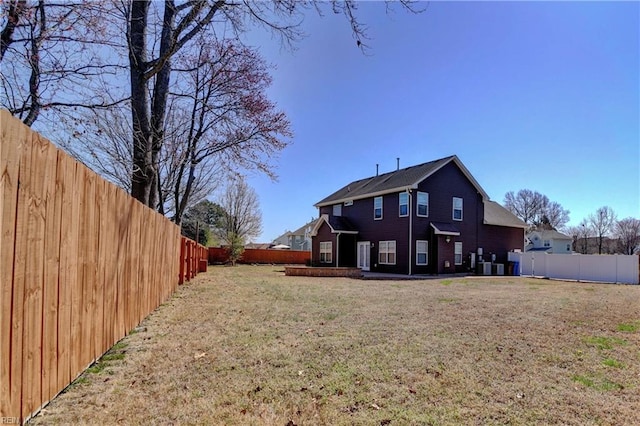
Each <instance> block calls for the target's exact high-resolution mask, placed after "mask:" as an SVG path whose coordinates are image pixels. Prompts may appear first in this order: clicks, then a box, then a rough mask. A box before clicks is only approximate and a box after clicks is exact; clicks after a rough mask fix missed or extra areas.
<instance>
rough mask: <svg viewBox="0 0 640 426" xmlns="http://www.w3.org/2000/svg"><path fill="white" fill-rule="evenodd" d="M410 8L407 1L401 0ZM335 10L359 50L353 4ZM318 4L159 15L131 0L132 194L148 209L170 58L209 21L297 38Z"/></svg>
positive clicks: (219, 3) (222, 2)
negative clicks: (260, 28) (307, 13)
mask: <svg viewBox="0 0 640 426" xmlns="http://www.w3.org/2000/svg"><path fill="white" fill-rule="evenodd" d="M400 3H401V4H402V5H403V6H405V7H406V8H407V9H409V10H412V11H413V10H414V9H413V3H412V2H410V1H401V2H400ZM330 4H331V7H332V9H333V12H334V13H342V14H343V15H344V16H345V17H346V18H347V20H348V22H349V23H350V25H351V29H352V32H353V34H354V37H355V38H356V42H357V45H358V46H359V47H361V48H364V44H363V41H362V40H363V39H365V38H366V31H365V27H364V26H363V25H362V24H361V23H360V22H359V21H358V19H357V16H356V10H357V2H355V1H352V0H345V1H334V2H331V3H330ZM324 5H325V4H324V3H323V2H315V1H312V2H299V1H296V0H274V1H272V2H253V1H249V0H241V1H235V0H233V1H231V0H216V1H208V0H189V1H184V2H182V3H177V2H176V1H174V0H165V2H164V9H163V11H162V17H160V11H159V10H158V9H157V8H156V3H153V2H151V0H135V1H133V0H130V1H129V3H127V4H126V5H125V7H124V8H123V10H124V11H125V12H126V15H125V16H126V17H127V41H128V47H129V76H130V82H131V114H132V123H133V170H132V181H131V194H132V195H133V196H134V197H135V198H137V199H138V200H140V201H141V202H143V203H144V204H147V205H148V206H150V207H154V208H155V207H156V206H157V202H158V200H157V194H158V191H157V182H158V179H157V173H158V168H159V154H160V151H161V149H162V144H163V142H164V132H165V120H166V115H167V100H168V96H169V86H170V82H171V75H172V71H173V60H174V58H175V56H176V55H177V54H178V53H179V52H181V51H183V50H184V49H189V48H190V47H192V46H193V43H192V42H193V39H194V38H195V37H196V36H197V35H199V34H201V33H208V34H214V32H213V24H214V23H216V22H224V23H226V24H228V25H229V26H230V27H231V28H232V30H233V31H234V32H236V33H237V34H239V33H241V32H243V31H244V30H245V28H246V27H245V25H247V23H249V24H253V25H255V24H258V25H261V26H264V27H266V28H268V29H270V30H271V31H273V32H274V33H275V34H277V35H278V36H279V37H280V38H281V40H282V41H283V43H285V44H287V43H293V42H295V41H297V40H298V39H300V37H301V36H302V32H301V31H300V26H299V23H300V21H301V18H302V16H303V12H304V11H305V10H306V9H307V8H309V7H315V8H316V10H318V11H320V10H321V9H322V8H323V6H324Z"/></svg>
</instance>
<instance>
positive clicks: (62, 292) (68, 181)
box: [56, 153, 78, 390]
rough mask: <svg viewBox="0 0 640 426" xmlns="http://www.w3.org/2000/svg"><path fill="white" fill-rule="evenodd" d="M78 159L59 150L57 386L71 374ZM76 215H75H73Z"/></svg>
mask: <svg viewBox="0 0 640 426" xmlns="http://www.w3.org/2000/svg"><path fill="white" fill-rule="evenodd" d="M76 167H77V163H76V162H75V161H74V160H73V159H71V158H70V157H69V156H67V155H66V154H63V153H59V154H58V173H57V175H58V179H57V184H58V185H57V187H56V193H57V195H59V196H60V197H61V198H62V205H61V216H62V218H63V220H62V222H61V224H60V278H59V282H60V286H59V292H58V390H60V389H63V388H64V386H66V385H67V384H68V383H69V382H70V381H71V380H72V378H73V377H75V376H73V377H72V376H71V310H72V305H73V303H72V292H73V290H74V283H75V282H76V280H77V261H78V259H77V256H76V253H77V247H78V229H77V222H74V213H73V212H74V210H75V211H76V213H77V208H75V209H74V207H73V206H74V205H75V204H77V203H76V201H77V200H76V199H74V198H73V197H74V191H75V189H74V188H75V186H76V184H77V181H76ZM76 219H77V215H76Z"/></svg>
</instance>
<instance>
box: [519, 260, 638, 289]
mask: <svg viewBox="0 0 640 426" xmlns="http://www.w3.org/2000/svg"><path fill="white" fill-rule="evenodd" d="M509 261H510V262H518V267H519V268H518V269H519V275H531V276H538V277H540V276H541V277H548V278H558V279H563V280H576V281H600V282H608V283H624V284H638V283H639V282H640V258H639V256H638V255H622V254H614V255H595V254H548V253H540V252H525V253H513V252H512V253H509Z"/></svg>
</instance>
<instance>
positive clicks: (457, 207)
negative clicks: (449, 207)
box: [453, 197, 462, 220]
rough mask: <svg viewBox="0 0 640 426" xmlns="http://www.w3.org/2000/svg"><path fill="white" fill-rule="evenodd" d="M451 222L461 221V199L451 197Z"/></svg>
mask: <svg viewBox="0 0 640 426" xmlns="http://www.w3.org/2000/svg"><path fill="white" fill-rule="evenodd" d="M453 220H462V198H458V197H453Z"/></svg>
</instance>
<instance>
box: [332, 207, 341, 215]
mask: <svg viewBox="0 0 640 426" xmlns="http://www.w3.org/2000/svg"><path fill="white" fill-rule="evenodd" d="M333 215H334V216H342V204H334V205H333Z"/></svg>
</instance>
